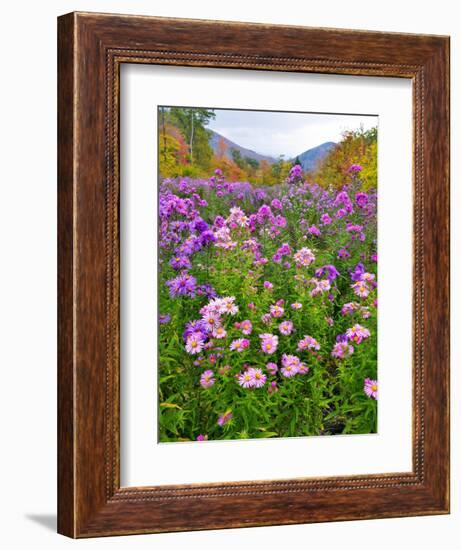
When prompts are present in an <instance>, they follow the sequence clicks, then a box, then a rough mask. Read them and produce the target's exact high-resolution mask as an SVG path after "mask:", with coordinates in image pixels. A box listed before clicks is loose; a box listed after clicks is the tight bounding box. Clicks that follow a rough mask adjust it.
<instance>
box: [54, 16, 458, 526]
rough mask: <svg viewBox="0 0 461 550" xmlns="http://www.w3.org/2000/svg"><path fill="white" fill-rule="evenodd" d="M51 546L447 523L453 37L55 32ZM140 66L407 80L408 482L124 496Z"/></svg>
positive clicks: (163, 23) (397, 478) (138, 490)
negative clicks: (129, 89)
mask: <svg viewBox="0 0 461 550" xmlns="http://www.w3.org/2000/svg"><path fill="white" fill-rule="evenodd" d="M58 31H59V32H58V46H59V55H58V69H59V90H58V99H59V115H58V136H59V162H58V196H59V204H58V219H59V223H58V225H59V247H58V248H59V285H58V290H59V329H58V337H59V338H58V340H59V350H58V352H59V353H58V357H59V365H58V391H59V399H58V416H59V420H58V447H59V474H58V496H59V499H58V531H59V532H60V533H62V534H65V535H68V536H70V537H95V536H104V535H116V534H132V533H151V532H162V531H181V530H193V529H217V528H225V527H241V526H255V525H273V524H288V523H307V522H318V521H333V520H347V519H359V518H383V517H392V516H408V515H425V514H442V513H448V510H449V305H448V304H449V38H448V37H441V36H429V35H410V34H389V33H378V32H364V31H349V30H338V29H316V28H306V27H289V26H278V25H277V26H273V25H259V24H247V23H230V22H216V21H195V20H181V19H164V18H155V17H137V16H121V15H102V14H92V13H71V14H68V15H64V16H62V17H60V18H59V20H58ZM121 63H148V64H166V65H187V66H195V67H204V66H206V67H220V68H228V69H229V70H232V69H235V68H240V69H242V68H243V69H260V70H277V71H292V72H315V73H334V74H349V75H351V74H353V75H364V76H394V77H406V78H411V79H412V81H413V90H414V94H413V97H414V288H413V293H414V306H413V318H414V350H413V357H414V360H413V368H414V377H413V380H414V389H413V411H414V412H413V434H414V437H413V470H412V471H411V472H403V473H394V474H386V475H363V476H351V477H334V478H321V479H312V478H307V479H292V480H283V481H281V480H272V481H264V482H241V483H217V484H194V485H187V486H156V487H128V488H127V487H120V483H119V455H120V448H119V352H118V348H119V277H118V275H119V227H118V210H119V167H118V154H119V151H118V144H119V133H118V132H119V130H118V129H119V69H120V64H121Z"/></svg>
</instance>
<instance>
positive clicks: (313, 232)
mask: <svg viewBox="0 0 461 550" xmlns="http://www.w3.org/2000/svg"><path fill="white" fill-rule="evenodd" d="M307 232H308V233H309V234H311V235H314V236H315V237H320V235H321V231H320V229H319V228H318V227H317V226H316V225H311V226H310V227H309V229H308V230H307Z"/></svg>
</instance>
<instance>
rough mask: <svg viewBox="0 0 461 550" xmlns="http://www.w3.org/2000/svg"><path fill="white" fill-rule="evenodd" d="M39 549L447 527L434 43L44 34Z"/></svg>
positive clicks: (206, 32) (341, 36) (282, 33)
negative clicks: (403, 520) (168, 535)
mask: <svg viewBox="0 0 461 550" xmlns="http://www.w3.org/2000/svg"><path fill="white" fill-rule="evenodd" d="M58 71H59V75H58V76H59V79H58V80H59V89H58V141H59V143H58V149H59V162H58V199H59V200H58V224H59V227H58V233H59V243H58V245H59V246H58V250H59V262H58V263H59V278H58V282H59V284H58V292H59V311H58V317H59V328H58V346H59V349H58V363H59V364H58V393H59V399H58V465H59V471H58V531H59V532H60V533H62V534H64V535H67V536H69V537H74V538H77V537H98V536H108V535H122V534H136V533H156V532H165V531H184V530H198V529H219V528H229V527H244V526H262V525H276V524H294V523H309V522H322V521H336V520H352V519H362V518H385V517H398V516H412V515H429V514H445V513H448V512H449V321H450V319H449V306H448V303H449V81H448V78H449V39H448V37H443V36H432V35H410V34H395V33H394V34H390V33H378V32H365V31H352V30H339V29H317V28H308V27H289V26H277V25H276V26H274V25H262V24H249V23H230V22H218V21H196V20H181V19H165V18H156V17H141V16H122V15H110V14H104V15H102V14H92V13H71V14H68V15H64V16H62V17H60V18H59V19H58Z"/></svg>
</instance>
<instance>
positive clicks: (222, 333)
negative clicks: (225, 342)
mask: <svg viewBox="0 0 461 550" xmlns="http://www.w3.org/2000/svg"><path fill="white" fill-rule="evenodd" d="M212 336H213V338H218V339H219V340H220V339H221V338H225V337H226V336H227V332H226V329H225V328H224V327H222V326H219V327H215V328H214V329H213V332H212Z"/></svg>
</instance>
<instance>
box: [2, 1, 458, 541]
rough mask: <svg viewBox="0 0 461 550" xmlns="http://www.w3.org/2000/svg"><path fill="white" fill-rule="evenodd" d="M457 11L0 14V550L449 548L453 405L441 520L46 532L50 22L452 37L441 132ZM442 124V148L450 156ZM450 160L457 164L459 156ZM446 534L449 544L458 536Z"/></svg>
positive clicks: (191, 9) (51, 267)
mask: <svg viewBox="0 0 461 550" xmlns="http://www.w3.org/2000/svg"><path fill="white" fill-rule="evenodd" d="M456 7H457V2H453V1H450V0H439V2H437V3H435V4H434V2H433V1H430V2H429V1H419V2H405V3H404V2H402V1H401V0H388V1H386V2H376V3H373V4H371V3H370V2H369V0H357V1H352V0H350V1H348V2H343V1H341V0H330V1H329V2H327V3H324V4H321V3H319V2H318V3H315V4H314V3H312V4H311V3H309V4H308V3H302V2H299V1H298V0H285V2H283V3H282V4H281V3H280V2H275V1H271V2H268V1H266V2H259V3H258V2H253V3H250V2H248V1H247V0H234V1H233V2H226V3H223V2H216V1H214V0H213V1H211V0H210V1H202V2H198V1H196V2H190V0H187V1H186V0H182V1H180V0H170V1H169V2H164V3H160V2H157V3H153V2H150V1H147V0H131V1H128V0H124V1H121V0H118V1H117V0H112V1H103V0H92V1H90V0H86V1H83V0H82V1H72V2H70V1H67V0H60V1H57V0H48V1H47V2H46V3H37V2H24V1H20V0H19V1H16V2H15V3H13V2H8V3H7V4H5V5H4V6H3V9H2V22H3V26H2V33H1V35H0V36H1V37H0V40H1V43H2V51H3V52H4V57H3V60H2V69H3V71H2V79H1V86H0V94H1V98H0V109H1V113H0V124H1V126H0V128H1V140H2V143H1V152H2V156H1V159H2V165H1V166H2V176H1V184H0V185H1V197H0V208H1V212H0V223H1V224H2V227H1V231H0V240H1V241H0V242H1V251H2V269H1V271H0V274H1V275H0V277H1V281H0V293H1V294H0V308H1V309H0V311H1V315H0V319H1V321H0V322H1V327H0V328H1V331H0V335H1V336H0V338H1V340H0V342H1V345H0V353H1V361H0V365H1V368H2V374H3V377H2V386H1V389H2V392H1V397H0V419H1V420H0V422H1V435H2V441H1V450H2V452H1V454H0V462H1V464H0V467H1V472H2V480H1V496H0V502H1V504H0V506H1V510H0V517H1V518H2V531H1V539H0V540H1V544H2V547H5V548H8V549H10V548H11V549H16V548H18V549H19V548H28V549H29V548H30V549H37V548H39V549H42V548H43V549H51V550H52V549H54V548H70V547H75V546H76V545H78V546H79V547H81V548H102V547H104V548H107V547H109V548H112V547H114V548H125V547H126V548H128V547H129V548H141V547H142V548H151V549H152V548H161V549H183V548H186V547H187V548H196V547H197V548H201V549H208V548H210V549H211V548H213V549H214V548H216V547H219V548H235V547H238V546H241V547H242V548H252V547H254V546H255V545H258V546H260V547H262V546H264V547H265V548H266V549H276V548H277V549H279V548H280V547H281V546H286V545H290V546H291V547H292V548H306V547H307V546H309V547H311V548H315V547H319V546H321V547H322V548H326V549H330V548H332V549H335V548H341V549H342V550H343V549H349V548H350V549H357V550H359V549H360V550H361V549H366V548H370V547H372V548H373V549H386V550H387V549H388V548H389V547H392V546H396V547H399V548H417V549H421V550H426V549H433V548H434V547H439V548H444V549H445V548H448V549H454V548H458V547H459V535H458V532H459V530H460V525H461V507H460V504H461V476H460V474H461V446H460V438H461V422H460V421H461V418H460V414H461V407H460V406H459V402H456V401H454V400H453V406H452V433H453V434H454V437H453V440H452V464H453V468H452V488H453V490H452V514H451V515H450V516H440V517H421V518H402V519H390V520H373V521H362V522H345V523H336V524H318V525H301V526H289V527H267V528H266V527H265V528H256V529H239V530H230V531H213V532H198V533H180V534H166V535H155V536H136V537H130V538H127V537H125V538H109V539H103V540H87V541H79V542H74V541H71V540H67V539H65V538H63V537H60V536H58V535H56V534H55V533H54V530H55V507H56V503H55V500H56V499H55V493H56V443H55V441H56V429H55V427H56V416H55V411H56V391H55V387H56V61H55V59H56V46H55V44H56V38H55V28H56V16H57V15H59V14H62V13H65V12H68V11H72V10H75V9H80V10H85V9H86V10H93V11H95V10H99V11H106V12H111V11H112V12H119V13H140V14H145V15H149V14H151V15H165V16H176V17H202V18H210V19H213V18H215V19H229V20H247V21H260V22H266V23H285V24H304V25H311V26H328V27H346V28H357V29H374V30H387V31H401V32H421V33H423V32H426V33H439V34H451V35H452V60H451V63H452V94H451V96H452V98H453V105H452V120H453V121H459V120H460V119H461V112H460V102H459V98H460V97H461V73H460V71H459V67H460V66H461V58H460V53H461V44H460V40H461V27H460V23H459V20H460V18H459V13H456V12H457V9H456ZM460 146H461V143H460V130H459V126H458V125H455V124H454V123H453V125H452V150H453V151H459V150H460ZM458 157H459V155H458ZM460 177H461V171H460V163H459V160H458V158H457V157H456V156H455V155H453V158H452V181H453V195H452V201H453V203H452V204H453V213H454V216H453V221H452V230H453V233H452V243H453V245H452V247H453V248H452V249H453V252H454V253H453V257H452V270H453V272H452V280H453V281H454V282H455V281H457V280H458V281H459V280H460V277H461V272H460V254H459V249H460V244H461V243H460V230H461V227H460V222H459V220H460V218H459V208H458V207H457V205H458V204H459V200H460V198H461V197H460V194H459V186H458V185H456V183H457V182H458V181H459V180H460ZM458 289H459V285H456V284H454V285H453V300H452V312H453V313H452V315H453V325H452V333H453V335H454V342H453V358H452V387H453V391H452V394H453V396H454V397H456V396H457V394H459V391H458V389H459V385H460V382H461V379H460V375H459V368H458V367H459V364H460V363H461V356H460V352H459V346H458V345H457V338H456V336H457V335H458V334H459V331H460V329H461V324H460V317H459V313H460V307H459V306H460V304H459V299H460V295H459V290H458ZM457 535H458V536H457Z"/></svg>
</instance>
